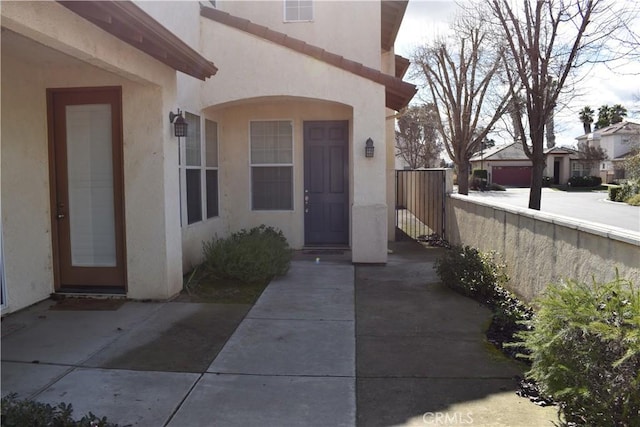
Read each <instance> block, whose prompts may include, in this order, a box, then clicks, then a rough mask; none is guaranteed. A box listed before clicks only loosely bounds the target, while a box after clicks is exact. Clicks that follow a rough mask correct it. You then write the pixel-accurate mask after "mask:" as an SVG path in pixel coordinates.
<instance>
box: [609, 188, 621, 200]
mask: <svg viewBox="0 0 640 427" xmlns="http://www.w3.org/2000/svg"><path fill="white" fill-rule="evenodd" d="M619 191H620V186H619V185H610V186H609V200H611V201H614V202H616V201H617V200H616V199H617V198H618V192H619Z"/></svg>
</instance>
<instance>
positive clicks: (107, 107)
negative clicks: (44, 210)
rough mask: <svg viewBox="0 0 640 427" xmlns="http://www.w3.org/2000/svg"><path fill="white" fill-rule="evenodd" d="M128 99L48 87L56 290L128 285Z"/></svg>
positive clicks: (103, 91) (112, 91) (110, 91)
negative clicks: (125, 134)
mask: <svg viewBox="0 0 640 427" xmlns="http://www.w3.org/2000/svg"><path fill="white" fill-rule="evenodd" d="M121 99H122V95H121V89H120V88H118V87H108V88H82V89H49V90H48V92H47V101H48V114H49V134H50V158H51V161H50V166H51V180H52V186H51V193H52V196H51V211H52V216H53V219H52V221H53V227H52V228H53V236H52V237H53V245H54V258H55V259H54V263H55V275H56V289H61V288H62V289H65V288H70V289H73V288H81V289H83V290H87V289H89V288H95V289H99V288H104V287H107V288H111V289H112V288H122V289H124V287H125V267H124V260H125V255H124V213H123V190H122V189H123V174H122V113H121V111H122V108H121V105H122V101H121Z"/></svg>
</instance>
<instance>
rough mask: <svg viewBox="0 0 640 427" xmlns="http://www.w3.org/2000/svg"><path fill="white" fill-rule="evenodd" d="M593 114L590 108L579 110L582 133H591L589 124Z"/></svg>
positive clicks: (591, 121)
mask: <svg viewBox="0 0 640 427" xmlns="http://www.w3.org/2000/svg"><path fill="white" fill-rule="evenodd" d="M593 114H594V111H593V110H592V109H591V107H589V106H586V107H584V108H583V109H582V110H580V115H579V117H580V121H581V122H582V126H583V127H584V133H585V134H587V133H591V123H593Z"/></svg>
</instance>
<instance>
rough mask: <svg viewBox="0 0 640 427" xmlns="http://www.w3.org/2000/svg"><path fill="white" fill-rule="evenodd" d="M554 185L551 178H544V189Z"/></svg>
mask: <svg viewBox="0 0 640 427" xmlns="http://www.w3.org/2000/svg"><path fill="white" fill-rule="evenodd" d="M552 183H553V178H551V177H550V176H543V177H542V186H543V187H551V184H552Z"/></svg>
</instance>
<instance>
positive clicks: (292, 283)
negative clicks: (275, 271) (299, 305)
mask: <svg viewBox="0 0 640 427" xmlns="http://www.w3.org/2000/svg"><path fill="white" fill-rule="evenodd" d="M353 275H354V268H353V265H351V264H343V263H336V262H324V261H320V262H319V263H317V264H316V263H315V262H314V261H294V262H292V263H291V268H290V269H289V272H288V273H287V275H286V276H283V277H278V278H276V279H275V280H273V281H272V282H271V283H270V284H269V288H275V289H279V288H287V289H318V288H320V289H321V288H330V289H335V288H344V289H349V290H352V291H353Z"/></svg>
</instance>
